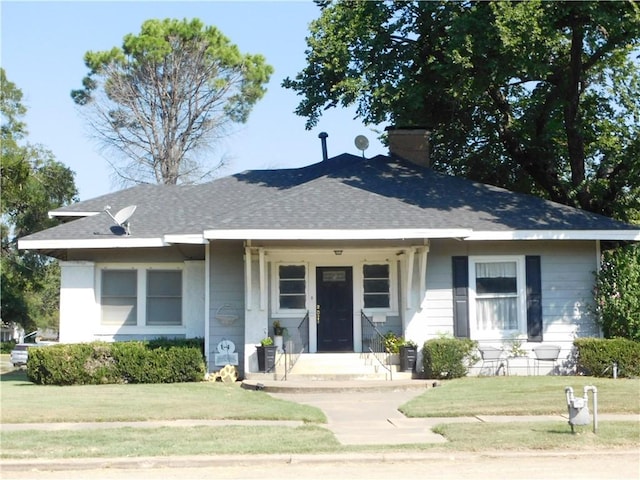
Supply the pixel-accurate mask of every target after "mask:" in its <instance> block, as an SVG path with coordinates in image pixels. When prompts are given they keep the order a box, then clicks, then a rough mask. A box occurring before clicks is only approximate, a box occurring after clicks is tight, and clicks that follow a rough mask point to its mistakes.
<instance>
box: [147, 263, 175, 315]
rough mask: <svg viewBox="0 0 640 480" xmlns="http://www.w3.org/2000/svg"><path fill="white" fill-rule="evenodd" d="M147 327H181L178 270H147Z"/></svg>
mask: <svg viewBox="0 0 640 480" xmlns="http://www.w3.org/2000/svg"><path fill="white" fill-rule="evenodd" d="M147 325H182V272H181V271H180V270H147Z"/></svg>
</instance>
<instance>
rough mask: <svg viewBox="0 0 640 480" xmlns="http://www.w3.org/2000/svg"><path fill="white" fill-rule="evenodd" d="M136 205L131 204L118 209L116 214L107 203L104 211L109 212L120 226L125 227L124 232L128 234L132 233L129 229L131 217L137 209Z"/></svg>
mask: <svg viewBox="0 0 640 480" xmlns="http://www.w3.org/2000/svg"><path fill="white" fill-rule="evenodd" d="M136 208H137V207H136V205H129V206H128V207H124V208H123V209H121V210H118V211H117V212H116V214H115V215H112V214H111V212H110V211H109V210H110V209H111V207H110V206H109V205H107V206H106V207H104V211H105V212H107V213H108V214H109V216H110V217H111V218H112V219H113V221H114V222H116V223H117V224H118V226H119V227H121V228H123V229H124V232H125V233H126V234H127V235H131V232H130V231H129V219H130V218H131V216H132V215H133V212H135V211H136Z"/></svg>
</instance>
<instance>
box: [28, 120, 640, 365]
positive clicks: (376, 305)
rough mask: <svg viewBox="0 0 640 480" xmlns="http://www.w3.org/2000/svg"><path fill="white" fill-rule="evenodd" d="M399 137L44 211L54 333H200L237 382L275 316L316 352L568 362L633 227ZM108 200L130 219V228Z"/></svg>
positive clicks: (66, 336) (397, 133) (422, 135)
mask: <svg viewBox="0 0 640 480" xmlns="http://www.w3.org/2000/svg"><path fill="white" fill-rule="evenodd" d="M389 135H390V137H389V138H390V142H389V143H390V151H391V153H390V156H385V155H379V156H376V157H374V158H369V159H366V158H362V157H360V156H355V155H350V154H342V155H339V156H336V157H333V158H323V159H322V161H320V162H318V163H313V164H311V165H308V166H306V167H302V168H296V169H281V170H256V171H246V172H244V173H239V174H236V175H231V176H228V177H224V178H220V179H216V180H214V181H211V182H209V183H205V184H201V185H179V186H171V185H141V186H137V187H133V188H129V189H126V190H123V191H120V192H116V193H111V194H107V195H104V196H101V197H98V198H95V199H91V200H86V201H82V202H79V203H76V204H74V205H70V206H68V207H64V208H60V209H58V210H55V211H54V212H51V214H52V215H54V216H56V217H58V218H60V219H63V220H65V223H62V224H61V225H58V226H56V227H54V228H50V229H48V230H44V231H41V232H38V233H35V234H33V235H30V236H28V237H25V238H22V239H21V240H20V241H19V247H20V248H21V249H28V250H32V251H38V252H41V253H43V254H46V255H49V256H51V257H55V258H57V259H59V260H60V265H61V269H62V278H61V292H60V294H61V298H60V341H61V342H85V341H93V340H107V341H112V340H129V339H142V338H151V337H157V336H170V337H204V339H205V350H206V353H207V361H208V368H209V370H210V371H216V370H218V369H219V368H220V366H221V365H224V364H225V363H228V362H229V363H236V362H237V365H238V367H239V370H240V375H243V374H249V373H251V372H256V371H257V368H258V364H257V359H256V345H257V344H258V343H259V342H260V340H261V339H262V338H263V337H265V336H267V335H272V334H273V333H272V330H271V325H272V323H273V321H275V320H279V321H280V322H281V323H282V325H283V326H285V327H287V329H288V331H289V332H290V333H291V332H293V333H295V336H296V337H297V341H298V342H299V343H300V345H302V346H303V348H304V349H305V352H309V353H310V354H316V353H322V352H361V351H363V350H366V349H367V348H368V345H369V344H368V340H367V339H364V340H363V338H364V337H365V331H366V330H367V329H368V328H369V326H368V325H371V324H373V325H375V326H377V327H378V330H379V331H381V332H383V333H384V332H387V331H393V332H396V333H397V334H399V335H403V336H405V337H406V338H409V339H412V340H414V341H415V342H416V343H417V344H418V345H421V344H422V343H423V342H424V341H425V340H427V339H430V338H433V337H437V336H439V335H442V334H449V335H456V336H459V337H470V338H472V339H474V340H478V341H479V342H480V343H487V344H493V345H497V346H502V345H504V343H505V342H506V341H507V340H509V339H512V338H517V339H520V340H521V341H522V342H523V344H524V347H525V348H526V349H528V350H531V349H532V348H533V347H534V346H536V345H540V344H549V343H551V344H555V345H559V346H561V348H562V354H561V358H563V359H564V358H566V357H567V356H568V354H569V353H570V351H571V345H572V341H573V339H574V338H575V337H580V336H594V335H595V336H598V335H599V330H598V327H597V325H596V323H595V322H594V319H593V318H592V316H591V315H590V313H589V312H590V310H589V305H590V301H591V298H592V285H593V281H594V272H595V271H596V270H597V269H598V262H599V258H600V242H601V241H611V240H613V241H615V240H618V241H639V240H640V227H638V226H632V225H628V224H624V223H621V222H618V221H615V220H612V219H610V218H606V217H603V216H599V215H595V214H592V213H589V212H586V211H582V210H578V209H575V208H571V207H567V206H564V205H560V204H556V203H552V202H549V201H545V200H542V199H539V198H536V197H533V196H529V195H522V194H516V193H512V192H509V191H507V190H504V189H501V188H497V187H494V186H490V185H485V184H479V183H474V182H471V181H469V180H466V179H462V178H456V177H452V176H447V175H442V174H439V173H436V172H434V171H432V170H431V169H429V168H428V144H427V143H426V141H427V139H428V133H427V132H426V131H425V130H420V129H415V130H401V129H398V130H391V131H389ZM321 138H322V137H321ZM324 141H325V140H324V138H323V142H324ZM323 147H325V148H324V149H323V150H324V151H325V152H326V144H323ZM325 157H326V155H325ZM107 205H109V206H111V207H110V208H112V209H113V211H117V210H121V209H123V208H125V207H127V206H134V205H135V206H136V209H135V212H134V213H133V214H132V210H133V208H129V209H126V210H124V212H125V213H126V214H127V216H130V218H129V219H128V220H127V221H126V222H125V220H126V219H124V218H116V220H118V222H119V223H120V224H121V225H120V224H116V223H115V222H114V219H113V217H112V216H111V215H110V214H108V212H106V211H105V207H106V206H107ZM110 211H111V210H109V212H110ZM116 217H117V216H116ZM367 335H368V333H367ZM367 338H368V337H367Z"/></svg>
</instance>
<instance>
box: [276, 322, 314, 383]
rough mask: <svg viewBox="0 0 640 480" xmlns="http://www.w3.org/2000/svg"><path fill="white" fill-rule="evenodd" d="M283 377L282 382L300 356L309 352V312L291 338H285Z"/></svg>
mask: <svg viewBox="0 0 640 480" xmlns="http://www.w3.org/2000/svg"><path fill="white" fill-rule="evenodd" d="M283 348H284V377H283V378H282V380H286V379H287V375H288V374H289V372H291V369H292V368H293V367H294V365H295V364H296V362H297V361H298V359H299V358H300V355H301V354H302V352H304V351H305V350H307V351H308V350H309V312H308V311H307V314H306V315H305V316H304V318H303V319H302V321H301V322H300V324H299V325H298V328H296V329H295V330H294V331H293V333H292V334H291V336H290V337H289V338H287V341H286V342H285V344H284V346H283Z"/></svg>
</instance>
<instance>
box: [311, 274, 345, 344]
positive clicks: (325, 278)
mask: <svg viewBox="0 0 640 480" xmlns="http://www.w3.org/2000/svg"><path fill="white" fill-rule="evenodd" d="M316 296H317V303H316V322H317V327H318V352H353V275H352V269H351V267H317V268H316Z"/></svg>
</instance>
